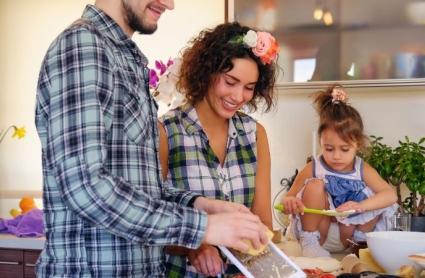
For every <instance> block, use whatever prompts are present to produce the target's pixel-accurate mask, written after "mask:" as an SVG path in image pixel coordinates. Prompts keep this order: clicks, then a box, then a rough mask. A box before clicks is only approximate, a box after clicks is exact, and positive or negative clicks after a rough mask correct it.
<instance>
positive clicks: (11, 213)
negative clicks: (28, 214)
mask: <svg viewBox="0 0 425 278" xmlns="http://www.w3.org/2000/svg"><path fill="white" fill-rule="evenodd" d="M9 214H10V215H11V216H12V217H13V218H15V217H16V216H18V215H21V211H20V210H19V209H16V208H13V209H11V210H9Z"/></svg>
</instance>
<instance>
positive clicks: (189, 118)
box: [181, 103, 253, 138]
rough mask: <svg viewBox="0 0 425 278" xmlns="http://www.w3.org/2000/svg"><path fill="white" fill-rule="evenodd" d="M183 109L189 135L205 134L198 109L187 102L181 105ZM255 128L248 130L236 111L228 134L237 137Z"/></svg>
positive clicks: (183, 118)
mask: <svg viewBox="0 0 425 278" xmlns="http://www.w3.org/2000/svg"><path fill="white" fill-rule="evenodd" d="M181 110H182V114H183V117H182V123H183V126H184V128H185V130H186V132H187V133H188V134H189V135H192V134H194V133H199V134H204V131H203V129H202V125H201V122H200V121H199V118H198V114H197V113H196V109H195V108H194V107H193V106H192V105H190V104H188V103H186V104H184V105H183V106H182V107H181ZM252 131H253V130H252V129H249V130H246V129H245V126H244V124H243V121H242V118H241V117H240V113H239V112H238V113H236V114H235V115H234V116H233V117H232V118H231V119H230V120H229V133H228V136H229V137H231V138H236V137H237V136H238V135H245V134H249V133H251V132H252Z"/></svg>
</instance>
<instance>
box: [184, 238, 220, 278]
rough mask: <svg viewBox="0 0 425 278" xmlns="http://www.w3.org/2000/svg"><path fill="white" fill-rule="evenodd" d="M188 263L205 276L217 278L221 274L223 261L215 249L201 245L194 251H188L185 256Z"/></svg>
mask: <svg viewBox="0 0 425 278" xmlns="http://www.w3.org/2000/svg"><path fill="white" fill-rule="evenodd" d="M187 257H188V259H189V261H190V263H191V264H192V265H193V266H194V267H195V268H196V270H197V271H198V272H201V273H202V274H203V275H205V276H214V277H215V276H217V275H219V274H220V273H222V270H223V263H224V262H223V260H222V259H221V257H220V254H219V252H218V250H217V248H216V247H214V246H212V245H208V244H202V245H201V247H199V248H198V249H196V250H190V251H189V254H188V255H187Z"/></svg>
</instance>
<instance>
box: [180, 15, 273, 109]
mask: <svg viewBox="0 0 425 278" xmlns="http://www.w3.org/2000/svg"><path fill="white" fill-rule="evenodd" d="M249 30H252V28H248V27H246V26H241V25H240V24H239V23H237V22H232V23H224V24H220V25H218V26H217V27H215V28H214V29H205V30H203V31H202V32H201V33H200V34H199V35H198V36H197V37H195V38H194V39H192V40H191V41H190V45H191V46H190V47H188V48H186V49H184V51H183V53H182V65H181V72H180V79H179V81H178V82H177V89H178V90H179V91H180V92H182V93H183V94H184V95H185V96H186V99H187V101H188V102H189V103H191V104H192V105H194V104H196V103H198V102H199V101H201V100H202V99H203V98H204V97H205V95H206V94H207V92H208V88H209V87H210V86H211V85H212V84H213V83H214V82H215V81H216V78H217V76H218V74H220V73H223V72H228V71H230V70H232V68H233V66H234V65H233V63H232V60H233V59H235V58H250V59H252V60H253V61H255V63H256V64H257V67H258V72H259V76H258V81H257V84H256V86H255V89H254V96H253V98H252V99H251V100H250V101H249V102H248V103H247V105H248V108H249V109H250V110H251V111H256V110H257V104H258V102H259V101H261V100H264V102H265V109H264V111H269V110H270V108H271V107H272V106H273V103H274V96H273V95H274V84H275V81H276V74H277V66H276V63H275V62H272V63H269V64H263V62H262V61H261V59H260V58H259V57H257V56H255V55H254V54H253V52H252V50H251V49H250V48H248V47H245V46H244V45H243V44H242V43H232V42H231V40H232V39H234V38H236V37H238V36H239V37H240V36H243V35H245V34H246V33H247V32H248V31H249Z"/></svg>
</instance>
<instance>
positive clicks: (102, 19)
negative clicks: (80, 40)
mask: <svg viewBox="0 0 425 278" xmlns="http://www.w3.org/2000/svg"><path fill="white" fill-rule="evenodd" d="M82 18H83V19H87V20H89V21H90V22H91V23H92V24H93V25H94V26H95V27H96V29H97V30H99V31H100V32H102V34H103V35H104V36H106V37H108V38H110V39H111V40H113V41H114V42H115V43H117V44H123V45H128V46H129V47H130V49H131V50H132V51H134V52H136V53H137V54H138V55H140V56H141V57H142V62H143V63H144V64H145V65H147V64H148V60H147V58H146V56H145V55H143V53H142V52H141V51H140V50H139V48H138V47H137V45H136V43H135V42H134V41H133V40H132V39H131V38H130V37H129V36H127V34H126V33H125V32H124V30H123V29H122V28H121V27H120V26H119V25H118V23H116V22H115V21H114V20H113V19H112V18H111V17H110V16H109V15H107V14H106V13H104V12H103V11H102V10H101V9H99V8H98V7H96V6H94V5H87V6H86V8H85V9H84V12H83V15H82Z"/></svg>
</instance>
